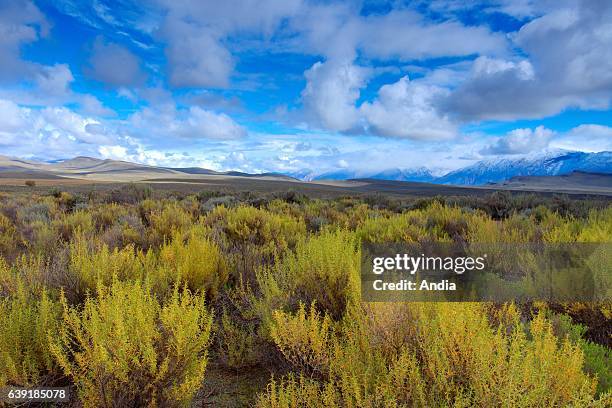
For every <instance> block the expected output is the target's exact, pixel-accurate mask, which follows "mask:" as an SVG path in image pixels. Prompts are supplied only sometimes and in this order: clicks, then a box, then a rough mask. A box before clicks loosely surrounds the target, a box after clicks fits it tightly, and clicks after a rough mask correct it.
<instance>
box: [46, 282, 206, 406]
mask: <svg viewBox="0 0 612 408" xmlns="http://www.w3.org/2000/svg"><path fill="white" fill-rule="evenodd" d="M62 304H63V307H64V314H63V324H62V327H61V331H60V335H59V336H58V337H57V338H54V339H53V340H54V341H53V343H52V345H51V350H52V353H53V354H54V356H55V357H56V359H57V361H58V362H59V365H60V366H61V368H62V369H63V370H64V373H65V374H66V375H67V376H69V377H71V378H72V380H73V381H74V383H75V384H76V386H77V390H78V393H79V396H80V398H81V401H82V402H83V404H84V406H86V407H99V406H117V407H118V406H160V407H165V406H187V405H188V404H189V403H190V401H191V399H192V398H193V396H194V394H195V392H196V391H197V390H198V389H199V387H200V386H201V382H202V380H203V378H204V373H205V370H206V364H207V347H208V345H209V337H210V330H211V325H212V317H211V314H210V313H209V312H208V311H207V309H206V306H205V304H204V297H203V296H201V295H192V294H191V293H190V292H189V291H188V290H187V289H185V290H182V291H179V290H178V289H175V290H174V292H173V294H172V296H171V297H170V298H169V299H167V300H166V301H164V302H163V303H160V301H159V300H158V299H157V298H156V297H155V296H154V295H153V294H152V292H151V290H150V288H148V287H147V286H146V285H143V284H141V283H139V282H135V283H121V282H118V281H115V282H114V283H113V284H112V286H111V287H109V288H107V287H104V286H99V287H98V293H97V297H96V298H93V297H89V298H87V300H86V301H85V304H84V305H83V306H82V307H70V306H68V304H67V302H66V299H65V298H62Z"/></svg>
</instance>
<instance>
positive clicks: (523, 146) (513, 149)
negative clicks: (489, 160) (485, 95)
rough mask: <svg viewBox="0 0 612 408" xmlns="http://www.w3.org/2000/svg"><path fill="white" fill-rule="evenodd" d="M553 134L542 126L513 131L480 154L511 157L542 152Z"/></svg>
mask: <svg viewBox="0 0 612 408" xmlns="http://www.w3.org/2000/svg"><path fill="white" fill-rule="evenodd" d="M553 136H554V132H553V131H552V130H550V129H546V128H545V127H544V126H538V127H537V128H535V129H529V128H525V129H514V130H513V131H511V132H509V133H508V134H506V135H505V136H502V137H499V138H497V140H496V141H495V142H494V143H493V144H490V145H488V146H486V147H485V148H484V149H482V150H481V151H480V153H482V154H484V155H513V154H527V153H531V152H539V151H543V150H545V149H546V148H547V147H548V144H549V143H550V141H551V139H552V138H553Z"/></svg>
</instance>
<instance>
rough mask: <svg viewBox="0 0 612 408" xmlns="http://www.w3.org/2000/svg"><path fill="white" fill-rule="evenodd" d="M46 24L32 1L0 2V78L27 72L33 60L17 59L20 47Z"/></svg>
mask: <svg viewBox="0 0 612 408" xmlns="http://www.w3.org/2000/svg"><path fill="white" fill-rule="evenodd" d="M48 29H49V24H48V22H47V20H46V19H45V17H44V16H43V14H42V13H41V12H40V10H39V9H38V8H37V7H36V5H35V4H34V3H33V2H32V1H27V0H3V1H2V2H0V61H2V63H0V80H2V79H15V78H17V79H20V78H22V77H23V76H24V75H25V76H27V75H28V73H29V71H30V70H31V69H33V68H34V67H33V64H31V63H28V62H26V61H23V60H22V59H21V55H20V54H21V53H20V48H21V46H22V45H23V44H26V43H30V42H33V41H35V40H37V39H39V38H40V37H42V36H46V35H47V33H48Z"/></svg>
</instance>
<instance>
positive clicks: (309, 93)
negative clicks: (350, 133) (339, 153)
mask: <svg viewBox="0 0 612 408" xmlns="http://www.w3.org/2000/svg"><path fill="white" fill-rule="evenodd" d="M367 75H368V70H367V69H365V68H362V67H359V66H356V65H353V64H351V63H347V62H337V61H327V62H317V63H315V64H314V65H313V66H312V67H311V68H310V69H309V70H307V71H306V72H305V73H304V76H305V77H306V81H307V84H306V88H305V89H304V90H303V91H302V100H303V102H304V105H305V107H306V109H307V110H308V111H309V112H310V113H312V114H313V115H314V117H315V118H316V119H317V120H318V121H319V122H320V123H321V124H322V125H323V126H324V127H325V128H326V129H331V130H336V131H347V130H350V129H352V128H353V127H355V126H356V125H357V122H358V120H359V111H358V110H357V108H356V107H355V103H356V102H357V99H359V90H360V89H361V88H362V87H363V86H364V85H365V83H366V79H367Z"/></svg>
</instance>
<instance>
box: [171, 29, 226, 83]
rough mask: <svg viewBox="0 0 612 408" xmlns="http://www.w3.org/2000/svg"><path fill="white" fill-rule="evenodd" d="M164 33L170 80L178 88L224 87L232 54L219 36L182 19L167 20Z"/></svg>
mask: <svg viewBox="0 0 612 408" xmlns="http://www.w3.org/2000/svg"><path fill="white" fill-rule="evenodd" d="M164 35H165V36H167V37H168V38H170V40H169V45H168V47H167V48H166V56H167V57H168V63H169V69H170V72H169V74H170V78H169V79H170V83H171V84H172V85H174V86H177V87H227V86H228V85H229V77H230V75H231V73H232V71H233V69H234V59H233V57H232V55H231V53H230V52H229V51H228V50H227V48H225V47H224V46H223V45H222V44H221V39H220V38H219V36H218V35H216V34H215V33H213V32H211V31H210V30H209V29H207V28H201V27H198V26H196V25H195V24H190V23H185V22H182V21H171V22H168V23H167V24H166V26H165V28H164Z"/></svg>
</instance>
